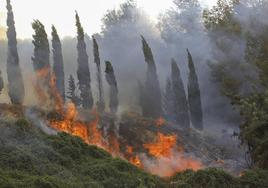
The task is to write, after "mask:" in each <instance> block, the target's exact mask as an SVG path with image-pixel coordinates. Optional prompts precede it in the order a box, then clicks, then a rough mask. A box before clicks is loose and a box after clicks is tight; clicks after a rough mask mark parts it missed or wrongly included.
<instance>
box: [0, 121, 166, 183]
mask: <svg viewBox="0 0 268 188" xmlns="http://www.w3.org/2000/svg"><path fill="white" fill-rule="evenodd" d="M17 127H19V128H17ZM0 129H1V132H2V133H3V135H1V140H0V141H1V142H0V187H8V188H9V187H20V188H21V187H25V188H26V187H27V188H28V187H30V188H31V187H33V188H34V187H36V188H37V187H38V188H40V187H45V188H47V187H48V188H49V187H53V188H54V187H59V188H62V187H67V188H68V187H70V188H77V187H78V188H80V187H81V188H82V187H96V188H99V187H109V188H110V187H116V188H117V187H119V188H120V187H133V188H135V187H139V186H140V187H142V186H143V187H156V186H158V187H164V184H163V182H162V180H160V178H158V177H155V176H152V175H149V174H147V173H145V172H143V171H141V170H140V169H138V168H137V167H135V166H133V165H131V164H130V163H128V162H126V161H123V160H121V159H114V158H112V157H111V155H110V154H109V153H107V152H105V151H104V150H102V149H99V148H97V147H96V146H90V145H87V144H86V143H84V142H83V141H82V140H81V139H80V138H78V137H72V136H70V135H68V134H66V133H60V134H58V135H50V136H48V135H45V134H43V133H42V132H40V130H39V129H38V128H35V127H33V126H32V125H31V124H30V123H29V122H27V121H26V120H24V119H20V120H17V121H16V123H15V124H13V123H8V122H1V123H0ZM17 129H18V130H20V131H22V132H21V133H23V134H18V130H17Z"/></svg>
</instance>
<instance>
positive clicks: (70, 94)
mask: <svg viewBox="0 0 268 188" xmlns="http://www.w3.org/2000/svg"><path fill="white" fill-rule="evenodd" d="M67 98H68V99H69V100H70V101H71V102H72V103H73V104H75V106H79V105H80V103H81V100H80V99H79V97H78V96H77V95H76V85H75V80H74V77H73V75H70V76H69V79H68V91H67Z"/></svg>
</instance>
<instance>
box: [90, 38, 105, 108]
mask: <svg viewBox="0 0 268 188" xmlns="http://www.w3.org/2000/svg"><path fill="white" fill-rule="evenodd" d="M92 38H93V53H94V62H95V63H96V66H97V80H98V89H99V101H98V104H97V107H98V111H99V112H103V111H104V109H105V102H104V91H103V83H102V74H101V73H102V71H101V62H100V53H99V46H98V43H97V41H96V39H95V38H94V37H92Z"/></svg>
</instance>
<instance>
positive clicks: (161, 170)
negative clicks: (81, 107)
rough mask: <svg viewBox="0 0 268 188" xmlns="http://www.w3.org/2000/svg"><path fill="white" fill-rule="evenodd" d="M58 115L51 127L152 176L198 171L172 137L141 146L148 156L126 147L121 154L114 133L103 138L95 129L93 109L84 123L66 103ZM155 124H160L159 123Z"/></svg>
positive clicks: (161, 136) (197, 165)
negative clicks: (121, 159) (94, 146)
mask: <svg viewBox="0 0 268 188" xmlns="http://www.w3.org/2000/svg"><path fill="white" fill-rule="evenodd" d="M60 113H62V116H63V119H60V120H52V121H51V127H53V128H55V129H56V130H58V131H64V132H67V133H69V134H71V135H75V136H78V137H80V138H81V139H83V140H84V141H85V142H86V143H87V144H91V145H96V146H98V147H100V148H103V149H104V150H106V151H107V152H109V153H111V154H112V155H113V156H118V157H121V158H124V159H126V160H128V161H129V162H130V163H132V164H133V165H135V166H137V167H139V168H142V169H144V170H146V171H148V172H150V173H152V174H156V175H159V176H162V177H167V176H172V175H174V174H175V173H177V172H180V171H183V170H186V169H192V170H198V169H200V168H202V163H201V162H199V161H197V160H194V159H192V158H191V157H188V156H186V155H185V154H184V151H183V147H182V146H180V145H178V144H177V136H176V135H164V134H163V133H160V132H159V133H157V136H156V137H155V141H154V142H152V143H145V144H143V145H142V146H143V148H144V149H145V150H147V152H148V154H149V155H150V156H148V154H147V153H137V151H135V150H134V148H133V147H132V146H126V147H124V148H125V149H124V151H121V149H120V142H119V140H118V137H117V135H116V134H115V132H113V131H110V132H108V134H107V136H104V134H103V131H102V130H101V129H100V128H99V121H100V117H99V114H98V113H97V111H96V110H94V111H93V112H92V113H91V117H93V119H92V120H91V121H90V122H88V123H87V122H80V121H78V120H77V119H78V118H77V115H78V111H77V109H76V107H75V105H74V104H72V103H69V104H68V105H67V107H66V109H65V111H64V112H62V111H60ZM157 121H159V120H157ZM159 122H161V124H162V123H163V120H160V121H159Z"/></svg>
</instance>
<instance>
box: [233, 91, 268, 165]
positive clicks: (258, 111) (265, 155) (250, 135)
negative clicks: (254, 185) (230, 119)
mask: <svg viewBox="0 0 268 188" xmlns="http://www.w3.org/2000/svg"><path fill="white" fill-rule="evenodd" d="M234 104H236V105H237V106H238V107H239V109H240V113H241V115H242V116H243V117H244V123H243V124H242V125H241V126H240V129H241V133H240V138H241V139H242V141H243V142H244V143H246V144H247V145H248V147H249V152H250V155H251V158H252V160H253V164H254V166H257V167H259V168H262V169H268V151H267V148H268V126H267V122H268V91H266V92H264V93H256V94H252V95H251V96H249V97H246V98H239V97H237V98H234Z"/></svg>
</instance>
